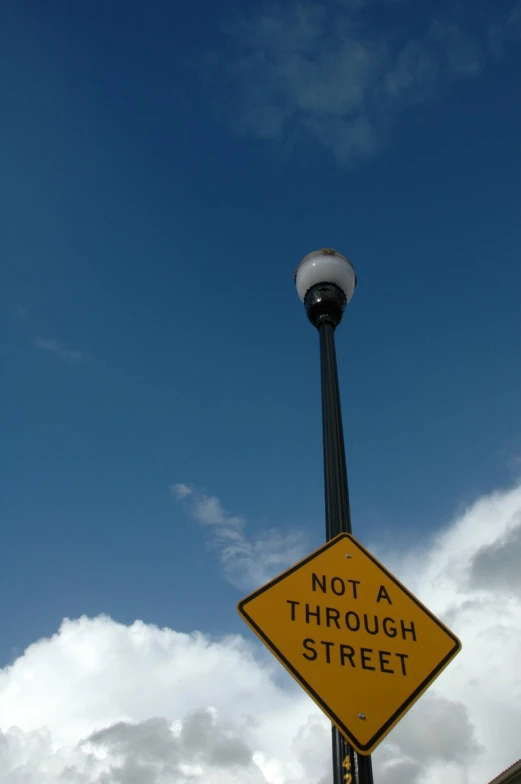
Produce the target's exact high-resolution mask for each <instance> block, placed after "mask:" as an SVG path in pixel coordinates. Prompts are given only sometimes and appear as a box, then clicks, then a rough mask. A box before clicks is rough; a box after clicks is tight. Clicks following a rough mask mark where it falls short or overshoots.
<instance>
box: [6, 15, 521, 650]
mask: <svg viewBox="0 0 521 784" xmlns="http://www.w3.org/2000/svg"><path fill="white" fill-rule="evenodd" d="M0 29H1V32H0V58H1V68H2V75H3V88H2V124H1V129H0V138H1V145H0V155H1V168H2V178H1V184H0V199H1V207H0V215H1V218H0V220H1V232H0V234H1V238H0V248H1V256H2V266H3V285H2V287H1V288H2V290H1V294H0V296H1V318H2V323H3V335H4V338H3V340H2V346H1V352H2V369H3V376H4V381H3V385H2V443H3V450H2V476H3V479H4V481H3V491H2V499H1V515H2V520H3V537H2V569H1V577H0V585H1V586H2V590H3V595H4V596H6V595H8V596H9V597H10V599H9V604H8V607H6V608H5V612H4V614H3V634H2V639H1V643H0V661H1V662H2V664H3V665H5V664H7V663H9V662H10V661H12V660H13V657H16V656H17V655H19V654H20V652H21V651H23V650H24V649H25V647H26V646H27V645H28V644H30V643H31V642H33V641H34V640H36V639H39V638H40V637H42V636H44V635H51V634H53V633H54V632H55V631H56V629H57V628H58V626H59V624H60V622H61V621H62V619H63V618H64V617H69V618H78V617H79V616H81V615H83V614H86V615H88V616H91V617H92V616H96V615H97V614H99V613H107V614H108V615H109V616H111V617H112V618H113V619H115V620H116V621H120V622H122V623H124V624H129V623H132V622H133V621H134V620H135V619H141V620H143V621H145V622H146V623H152V624H158V625H160V626H171V627H173V628H175V629H177V630H179V631H186V632H188V631H191V630H194V629H202V630H204V631H205V632H206V633H208V634H222V633H232V632H241V633H246V632H245V630H244V629H243V627H242V625H241V622H240V620H239V619H238V618H237V616H236V612H235V604H236V601H237V600H238V599H239V598H240V597H241V596H242V595H243V594H244V593H245V592H246V589H247V588H248V587H255V586H253V585H251V586H248V585H246V583H247V582H248V579H246V578H244V579H243V577H244V575H243V577H241V578H240V579H238V578H233V579H230V574H229V572H228V573H227V572H226V570H225V574H224V576H223V558H224V555H223V550H222V542H221V541H220V540H219V535H218V534H217V535H216V533H215V532H216V530H218V529H219V526H220V527H221V528H222V526H223V525H224V526H225V527H226V526H228V527H229V525H230V523H229V516H227V515H230V516H232V518H233V517H240V518H241V520H243V521H244V522H241V523H239V524H236V523H233V522H232V523H231V525H232V526H233V525H238V526H239V529H240V531H241V534H240V535H241V537H243V539H241V543H242V545H243V546H244V547H245V548H246V549H247V551H248V553H249V556H248V557H249V558H250V562H248V563H250V565H251V559H253V560H255V553H256V552H257V553H259V552H261V553H262V552H264V551H263V550H262V546H260V545H259V541H261V542H262V541H264V542H265V543H266V541H267V540H269V537H270V536H273V537H277V536H278V537H281V538H280V540H277V539H275V541H278V542H279V544H278V545H275V546H274V545H273V543H272V545H271V546H272V547H273V546H274V547H275V550H277V549H278V548H279V547H280V550H281V552H282V551H284V552H286V551H285V550H284V548H285V547H287V553H288V559H289V558H291V557H293V555H294V554H295V553H297V552H299V551H300V550H303V551H304V552H305V551H307V550H311V549H312V548H314V547H315V546H318V544H320V542H321V541H322V539H323V536H324V519H323V517H324V515H323V496H322V493H323V488H322V462H321V461H322V454H321V429H320V428H321V420H320V398H319V365H318V339H317V335H316V334H315V333H314V331H313V329H312V328H311V326H310V325H309V324H308V323H307V320H306V317H305V313H304V311H303V308H302V305H301V303H300V302H299V300H298V298H297V295H296V292H295V290H294V286H293V272H294V269H295V267H296V265H297V264H298V262H299V260H300V258H301V257H302V256H304V255H305V254H306V253H308V252H310V251H311V250H314V249H316V248H320V247H323V246H331V247H335V248H337V249H338V250H339V251H340V252H341V253H344V254H346V255H348V256H349V257H350V258H351V259H352V260H353V263H354V265H355V267H356V270H357V274H358V287H357V290H356V292H355V296H354V298H353V300H352V302H351V303H350V305H349V308H348V310H347V312H346V315H345V318H344V322H343V323H342V325H341V327H340V328H339V330H338V333H337V350H338V360H339V372H340V381H341V391H342V404H343V415H344V424H345V437H346V450H347V461H348V473H349V481H350V493H351V501H352V516H353V526H354V531H355V534H356V535H357V536H358V537H359V538H360V540H361V541H362V542H363V543H364V544H366V545H368V546H375V547H380V548H385V547H389V548H391V549H392V548H399V547H400V546H401V545H402V544H403V543H405V542H407V543H408V544H411V543H412V544H418V546H420V545H421V544H422V543H425V542H427V541H429V540H430V538H431V537H432V536H433V535H434V534H435V533H436V531H438V530H439V529H440V528H441V527H443V526H445V525H447V524H448V523H449V522H450V521H451V520H452V519H453V518H454V517H455V516H456V515H457V514H458V513H460V512H461V511H462V510H463V509H464V508H465V507H466V506H467V505H468V504H470V503H471V502H472V501H473V500H474V499H476V498H478V497H480V496H483V495H485V494H487V493H490V492H492V491H496V490H501V489H505V488H508V487H510V486H511V485H512V484H513V483H514V482H515V481H516V480H517V478H518V476H519V465H520V463H519V458H520V449H521V447H520V444H521V419H520V414H519V399H520V391H521V371H520V363H519V360H518V357H519V355H520V354H519V352H520V348H521V345H520V343H521V341H520V335H521V318H520V310H519V296H520V294H519V292H520V285H521V264H520V246H521V199H520V183H521V158H520V155H519V139H520V136H521V108H520V105H519V101H518V99H517V97H518V94H519V73H521V6H520V5H519V3H518V2H517V3H516V2H506V0H498V2H495V3H494V4H487V3H474V2H470V0H467V1H465V0H462V1H461V2H458V3H448V2H438V3H430V2H424V3H416V4H415V3H412V2H410V1H407V0H394V1H393V2H391V1H390V0H388V1H387V2H385V1H384V0H365V1H364V0H358V1H357V2H355V1H354V0H353V1H352V2H350V1H349V0H345V1H344V0H334V1H333V0H331V2H328V3H316V2H299V1H298V0H297V2H293V1H292V2H288V3H279V4H277V3H271V2H266V3H260V4H258V3H255V2H251V3H238V2H237V3H233V2H223V3H219V4H217V3H215V4H214V3H209V2H208V1H207V0H206V1H205V2H203V1H202V0H199V1H198V2H195V3H193V4H191V5H189V6H186V7H183V8H182V9H181V8H180V7H177V6H176V5H175V4H172V3H169V2H166V0H155V1H154V2H151V3H148V4H142V3H138V2H126V3H121V2H113V3H109V4H107V3H105V2H100V1H99V0H95V1H94V2H91V3H88V4H80V3H69V2H65V0H62V1H61V2H60V1H59V0H46V2H45V4H42V3H40V2H37V1H36V0H23V1H22V2H20V1H17V2H15V1H14V0H12V1H11V0H7V2H4V4H3V6H2V10H1V12H0ZM175 484H186V485H187V486H188V487H190V488H191V494H190V495H188V494H186V497H185V498H184V499H180V500H179V499H178V498H176V493H175V492H173V491H172V489H171V488H172V486H173V485H175ZM178 495H179V493H178ZM212 498H215V499H218V501H217V500H216V501H214V502H211V501H210V507H211V509H213V512H211V511H210V513H208V511H207V512H206V514H207V518H206V519H205V518H204V514H205V513H204V512H201V509H203V508H204V509H206V510H208V508H209V507H208V502H209V499H212ZM212 503H213V506H212ZM205 504H206V506H205ZM201 505H202V506H201ZM208 514H210V518H211V519H210V518H208ZM212 514H213V517H212ZM223 521H224V522H223ZM492 522H493V521H492ZM270 531H271V532H272V533H269V532H270ZM266 546H267V545H266ZM255 547H260V550H259V549H257V550H256V549H255ZM248 548H249V549H248ZM299 548H300V550H299ZM234 557H240V556H237V555H236V556H234ZM243 566H244V564H243ZM241 568H242V567H241ZM226 577H228V579H226ZM250 582H251V580H250ZM243 583H244V585H243Z"/></svg>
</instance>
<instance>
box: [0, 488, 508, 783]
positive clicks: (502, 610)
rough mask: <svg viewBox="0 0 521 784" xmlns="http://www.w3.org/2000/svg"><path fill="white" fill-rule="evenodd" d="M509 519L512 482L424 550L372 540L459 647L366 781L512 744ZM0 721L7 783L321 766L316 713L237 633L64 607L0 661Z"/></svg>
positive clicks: (321, 724) (281, 779)
mask: <svg viewBox="0 0 521 784" xmlns="http://www.w3.org/2000/svg"><path fill="white" fill-rule="evenodd" d="M194 492H195V491H191V493H190V494H188V495H191V494H192V493H194ZM219 514H224V515H225V514H226V513H225V511H224V510H223V509H222V508H220V512H219ZM216 516H217V517H219V515H218V514H217V513H216ZM219 519H220V520H222V518H221V517H219ZM520 519H521V485H519V486H517V487H514V488H513V489H511V490H508V491H504V492H500V493H494V494H492V495H490V496H488V497H486V498H482V499H480V500H478V501H477V502H476V503H474V504H473V505H472V506H470V507H469V508H468V509H467V510H466V511H465V512H464V513H463V514H461V515H460V516H459V517H458V518H457V519H455V520H454V521H453V522H452V523H451V524H450V525H449V526H447V527H446V528H445V529H444V530H442V531H441V532H440V533H439V534H438V535H437V536H436V537H435V538H434V539H433V540H432V542H431V543H430V544H429V545H428V546H425V547H424V548H423V549H422V550H416V551H409V552H407V553H394V554H393V553H383V552H379V553H378V555H379V557H381V558H382V560H383V561H384V562H385V563H386V564H387V565H388V566H390V567H391V568H392V569H393V570H394V571H395V573H396V574H397V576H398V577H399V578H400V579H401V580H402V581H403V582H404V583H405V584H406V585H407V586H408V587H410V588H411V589H413V590H414V591H415V592H416V594H417V595H418V596H419V598H420V599H421V600H422V601H424V602H425V604H427V606H429V607H430V608H431V609H432V610H433V611H434V612H435V613H436V614H437V615H439V616H440V617H441V618H442V619H443V620H444V621H445V622H446V623H448V624H449V625H450V626H451V628H452V629H453V630H454V631H455V633H456V634H457V635H458V636H459V637H460V639H461V640H462V642H463V650H462V652H461V653H460V654H459V656H458V657H457V658H456V659H455V660H454V662H453V663H452V664H451V665H450V666H449V667H448V668H447V669H446V670H445V671H444V672H443V673H442V675H441V676H440V677H439V678H438V679H437V681H436V682H435V684H434V686H433V687H432V688H431V689H430V690H429V691H428V692H427V693H426V694H425V695H424V696H423V697H422V698H421V699H420V700H419V702H418V703H417V704H416V705H415V706H413V708H412V709H411V711H410V712H409V713H408V714H407V716H406V717H405V718H404V719H403V720H402V721H401V722H400V723H399V724H398V725H397V727H396V728H395V729H394V730H393V731H392V732H391V733H390V735H389V736H388V737H387V738H386V739H385V741H384V742H383V743H382V744H381V746H380V747H379V748H378V749H377V751H376V752H375V754H374V755H373V762H374V769H375V781H376V782H379V781H381V782H383V781H385V782H386V783H387V784H437V782H439V781H444V782H446V784H484V783H485V782H487V781H490V780H491V779H492V778H493V776H495V775H496V774H497V773H498V772H499V771H500V770H502V769H504V768H505V767H507V766H508V765H510V764H511V763H512V762H514V761H515V760H516V759H517V758H518V757H519V727H520V726H521V675H520V672H519V661H521V631H520V630H521V585H520V583H519V581H518V580H515V579H513V580H512V581H510V578H509V575H511V574H514V573H513V572H509V569H510V561H509V554H508V550H509V546H510V547H512V546H517V544H515V543H517V541H518V531H519V526H520ZM207 524H208V525H209V526H210V527H211V528H212V530H213V526H214V523H212V522H208V523H207ZM220 524H221V523H218V524H217V525H220ZM513 542H514V545H512V543H513ZM505 558H506V562H507V566H506V567H505ZM494 574H495V575H497V574H503V575H504V577H503V578H502V579H501V580H496V579H495V578H494V579H492V575H494ZM514 576H515V574H514ZM230 612H234V609H233V608H230ZM245 635H246V633H245ZM0 731H1V734H0V771H1V772H2V777H1V780H2V783H3V782H6V784H15V782H16V784H174V783H175V784H188V782H190V783H191V784H193V783H194V782H199V781H200V782H203V781H204V782H205V784H206V782H210V784H239V783H241V784H243V783H244V784H326V782H327V781H330V730H329V726H328V723H327V721H326V720H325V719H324V717H323V716H322V715H321V714H320V713H319V711H318V709H317V708H316V707H315V706H314V704H313V703H312V702H311V701H310V700H309V698H307V697H306V696H305V695H304V693H303V692H302V691H301V690H300V689H298V688H297V687H296V685H294V684H293V682H292V681H290V679H289V677H287V676H286V675H285V674H284V672H283V671H282V669H281V668H280V666H279V665H278V663H277V662H276V661H275V660H273V661H272V660H271V659H270V658H268V657H267V656H266V655H265V653H264V651H263V650H261V647H260V646H259V645H258V644H257V643H256V642H254V641H252V639H251V637H248V639H246V636H241V635H234V636H228V637H223V638H220V639H214V638H210V637H208V636H206V635H204V634H201V633H199V632H193V633H191V634H181V633H179V632H176V631H174V630H172V629H168V628H164V629H159V628H157V627H155V626H152V625H150V624H146V623H143V622H140V621H136V622H135V623H133V624H132V625H130V626H125V625H123V624H119V623H116V622H115V621H113V620H111V619H110V618H108V617H105V616H101V617H98V618H86V617H83V618H79V619H77V620H65V621H64V622H63V623H62V625H61V627H60V629H59V631H58V632H57V633H56V634H55V635H54V636H53V637H52V638H50V639H43V640H40V641H38V642H36V643H34V644H33V645H31V646H30V647H29V648H28V649H27V650H26V651H25V653H24V654H23V655H21V656H20V657H18V659H16V660H15V662H14V663H13V664H12V665H10V666H9V667H6V668H4V669H3V670H2V671H0Z"/></svg>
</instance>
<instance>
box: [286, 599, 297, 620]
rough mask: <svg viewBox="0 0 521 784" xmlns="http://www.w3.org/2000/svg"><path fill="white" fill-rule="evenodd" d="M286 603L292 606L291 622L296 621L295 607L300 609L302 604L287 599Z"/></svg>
mask: <svg viewBox="0 0 521 784" xmlns="http://www.w3.org/2000/svg"><path fill="white" fill-rule="evenodd" d="M286 602H287V603H288V604H291V620H292V621H294V620H295V607H298V605H299V604H300V602H293V601H291V599H286Z"/></svg>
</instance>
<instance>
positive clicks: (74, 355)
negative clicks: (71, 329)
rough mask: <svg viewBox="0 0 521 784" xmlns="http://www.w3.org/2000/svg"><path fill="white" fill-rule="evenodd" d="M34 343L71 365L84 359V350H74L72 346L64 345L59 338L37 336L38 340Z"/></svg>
mask: <svg viewBox="0 0 521 784" xmlns="http://www.w3.org/2000/svg"><path fill="white" fill-rule="evenodd" d="M34 345H35V347H36V348H39V349H41V350H42V351H48V352H49V353H51V354H54V356H56V357H59V359H63V360H64V362H68V363H69V364H71V365H76V364H78V363H79V362H81V361H82V360H83V359H84V354H83V352H82V351H73V350H71V349H70V348H67V346H64V345H63V343H58V341H57V340H52V339H48V338H37V340H35V341H34Z"/></svg>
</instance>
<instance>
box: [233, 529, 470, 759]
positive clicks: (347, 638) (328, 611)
mask: <svg viewBox="0 0 521 784" xmlns="http://www.w3.org/2000/svg"><path fill="white" fill-rule="evenodd" d="M238 611H239V613H240V615H241V616H242V617H243V618H244V620H245V621H246V623H247V624H248V625H249V626H250V627H251V629H252V630H253V631H254V632H255V634H257V635H258V637H260V639H261V640H262V641H263V642H264V643H265V644H266V645H267V646H268V648H269V649H270V650H271V651H272V653H274V654H275V656H276V657H277V658H278V659H279V661H280V662H281V663H282V664H283V665H284V667H286V669H287V670H289V672H290V673H291V674H292V675H293V677H294V678H295V679H296V680H297V681H298V682H299V683H300V685H301V686H302V687H303V688H304V689H305V690H306V691H307V693H308V694H309V696H310V697H312V698H313V699H314V700H315V702H316V703H317V704H318V705H319V707H320V708H322V710H323V711H324V713H326V715H327V716H328V717H329V718H330V719H331V721H332V722H333V724H335V725H336V726H337V727H338V729H339V730H340V732H341V733H342V735H344V737H345V738H346V740H347V741H348V743H350V744H351V745H352V746H354V748H355V749H356V750H357V751H358V752H360V753H361V754H370V753H371V752H372V751H373V750H374V749H375V748H376V746H377V745H378V744H379V743H380V741H381V740H382V739H383V738H384V737H385V736H386V735H387V733H388V732H389V731H390V730H391V729H392V728H393V727H394V725H395V724H396V723H397V722H398V721H399V720H400V719H401V717H402V716H403V715H404V713H405V712H406V711H407V710H409V708H410V707H411V706H412V705H413V703H414V702H416V700H417V699H418V697H420V695H421V694H423V692H424V691H425V690H426V689H427V688H428V687H429V686H430V684H431V683H432V681H433V680H434V679H435V678H436V677H437V676H438V675H439V674H440V672H441V671H442V670H443V669H444V667H446V666H447V664H448V663H449V662H450V661H451V659H452V658H453V657H454V656H455V655H456V654H457V653H458V652H459V650H460V649H461V643H460V641H459V640H458V639H457V637H455V636H454V634H453V633H452V632H451V631H450V630H449V629H447V627H446V626H444V625H443V624H442V623H441V621H439V620H438V619H437V618H436V617H435V616H434V615H433V614H432V613H431V612H430V611H429V610H428V609H427V608H426V607H424V606H423V605H422V604H421V602H419V601H418V599H416V597H415V596H413V595H412V593H410V592H409V591H408V590H407V588H405V587H404V586H403V585H402V584H401V583H400V582H399V581H398V580H397V579H396V577H393V575H392V574H391V573H390V572H388V571H387V569H386V568H385V567H384V566H382V564H381V563H379V562H378V561H377V560H376V558H375V557H374V556H373V555H371V553H369V552H368V551H367V550H366V549H365V548H364V547H362V545H361V544H360V543H359V542H358V541H357V540H356V539H355V538H354V537H353V536H351V535H350V534H340V536H337V537H336V538H335V539H332V540H330V541H329V542H327V544H325V545H324V546H323V547H320V548H319V549H318V550H316V551H315V552H314V553H312V554H311V555H309V556H308V557H307V558H304V560H302V561H300V562H299V563H297V564H296V565H295V566H293V567H292V568H291V569H288V570H287V571H286V572H284V573H283V574H281V575H279V576H278V577H276V578H275V579H274V580H271V582H269V583H267V584H266V585H264V586H263V587H262V588H259V589H258V590H257V591H254V593H252V594H250V596H247V597H246V598H245V599H243V600H242V601H241V602H239V605H238Z"/></svg>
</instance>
